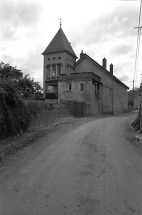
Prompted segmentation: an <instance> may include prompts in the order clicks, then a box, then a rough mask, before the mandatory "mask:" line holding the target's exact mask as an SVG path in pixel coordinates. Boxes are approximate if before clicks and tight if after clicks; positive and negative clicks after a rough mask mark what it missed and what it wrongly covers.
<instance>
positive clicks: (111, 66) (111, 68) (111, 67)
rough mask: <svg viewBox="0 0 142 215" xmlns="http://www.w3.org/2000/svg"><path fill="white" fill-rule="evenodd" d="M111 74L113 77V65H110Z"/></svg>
mask: <svg viewBox="0 0 142 215" xmlns="http://www.w3.org/2000/svg"><path fill="white" fill-rule="evenodd" d="M110 73H111V74H112V75H113V64H112V63H111V64H110Z"/></svg>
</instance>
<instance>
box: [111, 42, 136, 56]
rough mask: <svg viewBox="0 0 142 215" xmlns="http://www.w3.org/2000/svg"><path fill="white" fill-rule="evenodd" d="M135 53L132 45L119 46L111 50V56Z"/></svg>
mask: <svg viewBox="0 0 142 215" xmlns="http://www.w3.org/2000/svg"><path fill="white" fill-rule="evenodd" d="M132 51H133V46H132V45H125V44H122V45H118V46H115V47H114V48H113V49H112V50H111V52H110V53H111V54H112V55H117V56H119V55H126V54H129V53H130V54H131V52H132Z"/></svg>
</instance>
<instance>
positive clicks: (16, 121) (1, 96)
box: [0, 79, 30, 137]
mask: <svg viewBox="0 0 142 215" xmlns="http://www.w3.org/2000/svg"><path fill="white" fill-rule="evenodd" d="M29 123H30V114H29V112H28V109H27V107H26V105H25V104H24V103H23V102H22V100H21V99H20V97H19V96H18V95H17V92H16V90H15V84H14V83H13V82H12V81H10V80H2V79H0V137H5V136H10V135H12V134H21V133H22V132H24V131H25V130H26V129H27V127H28V126H29Z"/></svg>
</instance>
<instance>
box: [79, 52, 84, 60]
mask: <svg viewBox="0 0 142 215" xmlns="http://www.w3.org/2000/svg"><path fill="white" fill-rule="evenodd" d="M83 55H84V53H83V50H81V53H80V58H82V57H83Z"/></svg>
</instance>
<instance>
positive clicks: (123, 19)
mask: <svg viewBox="0 0 142 215" xmlns="http://www.w3.org/2000/svg"><path fill="white" fill-rule="evenodd" d="M139 12H140V0H131V1H128V0H88V1H87V0H70V1H69V0H0V27H1V30H0V62H1V61H2V62H4V63H9V64H10V65H12V66H14V67H17V69H20V70H21V71H22V72H23V74H24V75H26V74H29V75H30V77H31V78H34V80H35V81H38V82H39V83H40V85H41V86H42V85H43V55H42V54H41V53H43V51H44V50H45V48H46V47H47V46H48V44H49V43H50V41H51V40H52V38H53V37H54V36H55V34H56V33H57V31H58V30H59V27H60V21H59V20H60V19H61V20H62V29H63V31H64V33H65V35H66V36H67V38H68V40H69V42H70V43H71V46H72V48H73V50H74V52H75V53H76V55H77V57H78V58H79V56H80V52H81V50H83V52H84V53H86V54H88V55H89V56H90V57H91V58H93V59H94V60H95V61H97V62H98V63H99V64H101V65H102V59H103V58H104V57H105V58H106V59H107V70H109V65H110V64H111V63H112V64H113V66H114V75H115V76H116V77H117V78H119V79H120V80H121V81H122V82H124V83H125V84H126V85H127V86H128V87H129V88H130V89H131V88H132V87H133V82H132V81H133V79H134V80H135V81H134V83H135V87H139V86H140V82H141V73H142V47H141V46H142V45H141V46H140V50H139V57H138V60H137V67H136V70H135V58H136V47H137V32H138V30H137V29H135V28H134V27H136V26H138V20H139ZM134 74H135V75H134Z"/></svg>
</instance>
